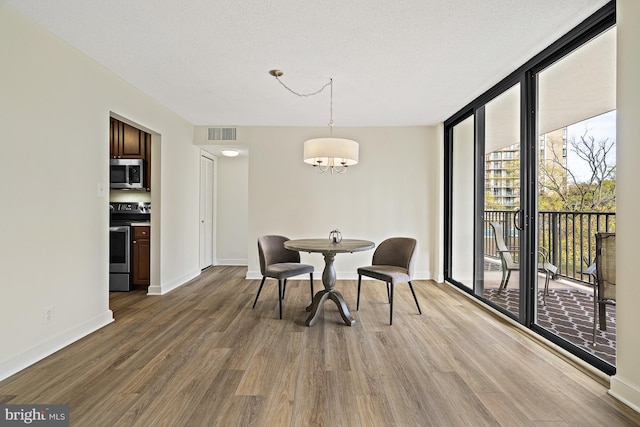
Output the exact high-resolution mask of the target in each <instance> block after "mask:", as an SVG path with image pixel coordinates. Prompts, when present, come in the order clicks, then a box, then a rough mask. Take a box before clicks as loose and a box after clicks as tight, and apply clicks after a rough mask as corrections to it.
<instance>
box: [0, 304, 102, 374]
mask: <svg viewBox="0 0 640 427" xmlns="http://www.w3.org/2000/svg"><path fill="white" fill-rule="evenodd" d="M113 320H114V319H113V312H112V311H111V310H106V311H104V312H103V313H102V314H99V315H97V316H95V317H93V318H91V319H89V320H87V321H86V322H83V323H81V324H79V325H76V326H73V327H72V328H69V329H67V330H65V331H62V332H60V333H58V334H56V335H54V336H52V337H50V338H49V339H47V340H45V341H43V342H41V343H39V344H38V345H36V346H34V347H32V348H30V349H28V350H25V351H23V352H21V353H19V354H17V355H15V356H13V357H11V358H10V359H7V360H4V361H2V362H1V363H0V381H2V380H4V379H5V378H8V377H10V376H11V375H13V374H15V373H17V372H20V371H21V370H23V369H25V368H27V367H29V366H31V365H33V364H34V363H36V362H38V361H40V360H42V359H44V358H45V357H47V356H50V355H52V354H53V353H55V352H56V351H58V350H60V349H62V348H64V347H66V346H68V345H69V344H71V343H73V342H75V341H77V340H79V339H81V338H84V337H85V336H87V335H89V334H91V333H93V332H95V331H97V330H98V329H100V328H102V327H104V326H106V325H108V324H109V323H111V322H113Z"/></svg>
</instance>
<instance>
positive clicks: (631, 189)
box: [611, 0, 640, 411]
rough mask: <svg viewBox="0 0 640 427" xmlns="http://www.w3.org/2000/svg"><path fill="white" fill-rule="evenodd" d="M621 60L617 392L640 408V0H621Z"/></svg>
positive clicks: (613, 382)
mask: <svg viewBox="0 0 640 427" xmlns="http://www.w3.org/2000/svg"><path fill="white" fill-rule="evenodd" d="M616 6H617V11H616V12H617V23H618V25H617V26H618V43H617V46H618V64H617V70H618V71H617V102H618V109H617V116H618V123H617V138H618V143H617V144H616V147H617V152H616V159H617V162H618V163H617V189H616V190H617V206H616V208H617V213H616V221H617V226H616V228H617V229H616V239H617V241H616V246H617V254H618V263H617V269H616V273H617V282H618V283H617V290H616V293H617V295H616V296H617V304H618V307H617V316H618V318H617V323H616V324H617V330H616V332H617V342H618V348H617V358H616V367H617V373H616V375H615V376H614V377H612V378H611V394H613V395H614V396H616V397H617V398H619V399H620V400H622V401H623V402H625V403H627V404H628V405H630V406H632V407H633V408H634V409H635V410H636V411H640V363H638V361H639V360H640V334H639V333H638V325H640V310H638V302H639V301H640V286H638V268H637V266H636V265H635V261H636V260H637V258H638V256H637V253H638V242H640V227H638V215H637V214H638V212H639V211H640V198H639V197H638V184H637V183H638V181H640V169H639V168H638V165H639V164H640V143H639V142H640V141H639V138H640V120H638V118H639V117H640V95H639V94H640V81H639V80H638V76H640V55H639V54H638V53H639V47H638V40H640V2H638V1H637V0H618V1H617V3H616Z"/></svg>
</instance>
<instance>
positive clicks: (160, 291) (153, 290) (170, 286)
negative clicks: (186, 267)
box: [147, 270, 200, 295]
mask: <svg viewBox="0 0 640 427" xmlns="http://www.w3.org/2000/svg"><path fill="white" fill-rule="evenodd" d="M199 275H200V270H196V271H192V272H191V273H189V274H186V275H184V276H182V277H180V278H178V279H174V280H172V281H170V282H167V283H165V284H161V285H151V286H149V289H148V290H147V295H164V294H166V293H168V292H171V291H172V290H174V289H176V288H179V287H180V286H182V285H184V284H185V283H187V282H188V281H189V280H192V279H195V278H196V277H198V276H199Z"/></svg>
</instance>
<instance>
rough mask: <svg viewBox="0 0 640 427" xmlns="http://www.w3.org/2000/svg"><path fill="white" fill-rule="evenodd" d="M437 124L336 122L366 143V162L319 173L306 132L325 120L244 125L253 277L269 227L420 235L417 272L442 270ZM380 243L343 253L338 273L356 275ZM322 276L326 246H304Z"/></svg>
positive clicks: (308, 233) (378, 236)
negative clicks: (306, 157)
mask: <svg viewBox="0 0 640 427" xmlns="http://www.w3.org/2000/svg"><path fill="white" fill-rule="evenodd" d="M436 129H437V128H436V127H369V128H336V129H335V130H334V135H335V136H337V137H345V138H350V139H354V140H356V141H358V142H359V143H360V163H359V164H358V165H356V166H353V167H351V168H349V170H348V171H347V172H346V173H345V174H334V175H331V174H328V173H325V174H316V173H315V172H314V170H313V168H312V167H311V166H309V165H307V164H305V163H303V161H302V147H303V142H304V141H305V140H306V139H309V138H312V137H319V136H324V135H326V134H327V133H328V129H327V128H326V127H317V128H316V127H249V128H242V134H243V141H244V142H246V143H247V144H248V145H249V151H250V153H251V155H250V157H249V205H248V207H249V224H248V236H247V237H248V240H247V247H248V261H249V262H248V272H247V277H248V278H259V277H261V276H260V268H259V263H258V251H257V243H256V240H257V238H258V236H260V235H263V234H283V235H285V236H288V237H290V238H313V237H326V238H328V236H329V232H330V231H331V230H333V229H334V228H338V229H339V230H340V231H341V232H342V235H343V238H354V239H366V240H371V241H374V242H375V243H379V242H380V241H382V240H383V239H385V238H387V237H391V236H410V237H415V238H416V239H417V240H418V258H417V263H416V278H437V277H438V275H439V274H441V272H440V268H441V266H440V265H439V263H438V262H437V259H438V256H439V253H438V250H439V245H440V241H439V234H438V233H439V230H438V224H439V217H440V212H441V206H440V204H439V197H440V183H441V180H442V177H441V167H440V166H441V164H442V156H441V152H442V150H441V147H440V144H441V138H438V134H437V132H436ZM220 181H222V179H220ZM372 255H373V251H367V252H360V253H354V254H343V255H340V256H338V257H336V261H335V268H336V273H337V277H338V279H353V278H357V275H356V269H357V267H358V266H362V265H368V264H370V262H371V256H372ZM301 256H302V261H303V262H307V263H310V264H313V265H314V266H315V268H316V272H317V273H318V274H316V277H317V278H318V279H319V278H320V276H321V272H322V269H323V267H324V261H323V258H322V256H320V255H319V254H304V253H303V254H301Z"/></svg>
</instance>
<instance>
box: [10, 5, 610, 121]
mask: <svg viewBox="0 0 640 427" xmlns="http://www.w3.org/2000/svg"><path fill="white" fill-rule="evenodd" d="M0 1H4V2H5V3H7V4H9V5H11V6H12V7H14V8H15V9H17V10H19V11H20V12H22V13H23V14H24V15H26V16H27V17H29V18H31V19H32V20H34V21H35V22H37V23H39V24H40V25H42V26H43V27H45V28H47V29H48V30H49V31H51V32H52V33H54V34H56V35H57V36H58V37H60V38H61V39H63V40H65V41H67V42H68V43H70V44H71V45H73V46H75V47H76V48H77V49H79V50H80V51H82V52H84V53H85V54H86V55H88V56H89V57H91V58H93V59H94V60H96V61H97V62H98V63H100V64H102V65H104V66H105V67H106V68H108V69H109V70H111V71H112V72H114V73H115V74H117V75H119V76H120V77H122V78H123V79H124V80H126V81H128V82H129V83H131V84H132V85H133V86H135V87H137V88H139V89H140V90H142V91H144V92H145V93H147V94H148V95H150V96H152V97H153V98H155V99H157V100H158V101H159V102H161V103H162V104H164V105H166V106H167V107H168V108H170V109H171V110H173V111H175V112H176V113H178V114H179V115H181V116H182V117H184V118H185V119H187V120H189V121H190V122H192V123H193V124H195V125H230V126H252V125H255V126H322V125H326V124H327V122H328V120H329V104H330V103H329V92H328V91H324V92H322V93H321V94H318V95H315V96H313V97H298V96H295V95H293V94H292V93H290V92H288V91H287V90H285V89H284V88H283V87H282V86H281V85H280V84H278V82H277V81H276V80H275V79H274V78H273V77H271V76H270V75H269V73H268V72H269V70H271V69H274V68H278V69H281V70H283V71H284V76H283V77H282V81H283V82H284V83H285V84H287V85H288V86H290V87H291V88H292V89H294V90H295V91H297V92H300V93H309V92H315V91H316V90H317V89H319V88H320V87H322V86H323V85H324V84H325V83H326V82H327V81H328V78H329V77H332V78H333V79H334V91H333V101H334V102H333V116H334V121H335V123H336V126H412V125H432V124H435V123H437V122H440V121H443V120H445V119H446V118H448V117H449V116H450V115H452V114H453V113H455V112H456V111H457V110H458V109H460V108H461V107H463V106H464V105H466V104H467V103H468V102H470V101H471V100H473V99H474V98H475V97H476V96H478V95H480V94H481V93H482V92H484V91H485V90H486V89H488V88H489V87H491V86H492V85H493V84H495V83H497V82H498V81H499V80H501V79H502V78H503V77H505V76H506V75H507V74H508V73H509V72H511V71H513V70H514V69H516V68H517V67H518V66H520V65H522V64H523V63H524V62H525V61H527V60H528V59H530V58H531V57H532V56H533V55H534V54H536V53H538V52H539V51H541V50H542V49H543V48H545V47H546V46H548V45H549V44H550V43H551V42H553V41H554V40H556V39H558V38H559V37H560V36H562V35H563V34H565V33H566V32H567V31H569V30H570V29H571V28H573V27H574V26H576V25H577V24H578V23H580V22H581V21H582V20H584V19H585V18H587V17H588V16H589V15H590V14H592V13H593V12H595V11H596V10H597V9H598V8H600V7H601V6H603V5H605V4H606V3H607V0H483V1H477V0H396V1H389V0H384V1H383V0H347V1H345V0H316V1H302V0H244V1H231V0H182V1H178V0H111V1H104V0H102V1H99V0H56V1H51V0H0Z"/></svg>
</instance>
